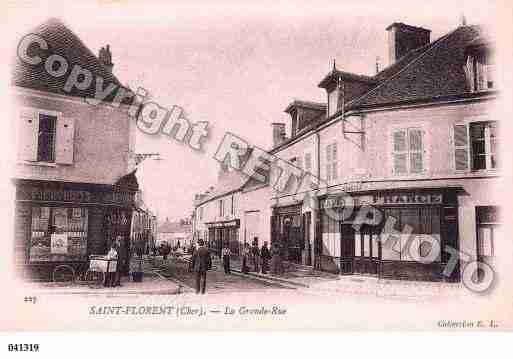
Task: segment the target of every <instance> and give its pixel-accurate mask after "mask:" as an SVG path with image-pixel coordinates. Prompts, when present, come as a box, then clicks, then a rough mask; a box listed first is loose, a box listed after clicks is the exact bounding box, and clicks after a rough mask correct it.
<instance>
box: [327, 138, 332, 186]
mask: <svg viewBox="0 0 513 359" xmlns="http://www.w3.org/2000/svg"><path fill="white" fill-rule="evenodd" d="M326 180H327V181H329V180H331V145H327V146H326Z"/></svg>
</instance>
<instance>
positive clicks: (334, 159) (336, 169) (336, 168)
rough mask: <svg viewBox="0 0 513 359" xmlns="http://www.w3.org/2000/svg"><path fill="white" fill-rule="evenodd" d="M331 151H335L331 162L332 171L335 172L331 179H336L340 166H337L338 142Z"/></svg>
mask: <svg viewBox="0 0 513 359" xmlns="http://www.w3.org/2000/svg"><path fill="white" fill-rule="evenodd" d="M331 149H332V151H333V153H332V156H331V160H332V164H331V170H332V171H333V173H332V175H331V178H332V179H336V178H337V177H338V166H337V162H338V158H337V157H338V154H337V143H336V142H334V143H333V144H332V145H331Z"/></svg>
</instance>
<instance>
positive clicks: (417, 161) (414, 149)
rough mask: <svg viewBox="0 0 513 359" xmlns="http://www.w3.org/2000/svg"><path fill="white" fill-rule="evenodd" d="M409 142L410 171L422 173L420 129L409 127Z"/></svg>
mask: <svg viewBox="0 0 513 359" xmlns="http://www.w3.org/2000/svg"><path fill="white" fill-rule="evenodd" d="M409 143H410V172H411V173H422V171H423V164H422V155H423V149H422V148H423V146H422V130H420V129H410V130H409Z"/></svg>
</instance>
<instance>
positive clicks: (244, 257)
mask: <svg viewBox="0 0 513 359" xmlns="http://www.w3.org/2000/svg"><path fill="white" fill-rule="evenodd" d="M250 256H251V250H250V248H249V243H244V248H243V249H242V273H246V274H247V273H249V267H248V260H249V257H250Z"/></svg>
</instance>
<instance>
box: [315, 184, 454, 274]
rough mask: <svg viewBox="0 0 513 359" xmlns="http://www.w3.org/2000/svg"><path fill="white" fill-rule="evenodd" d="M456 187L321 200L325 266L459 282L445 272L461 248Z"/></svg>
mask: <svg viewBox="0 0 513 359" xmlns="http://www.w3.org/2000/svg"><path fill="white" fill-rule="evenodd" d="M458 190H459V189H458V188H437V189H410V190H382V191H374V192H368V193H358V194H353V195H352V196H351V198H352V207H351V209H350V210H349V209H348V208H350V207H345V206H344V205H345V204H346V203H348V201H347V200H345V199H344V197H343V196H337V195H330V196H328V197H325V198H323V199H321V200H320V208H321V210H320V228H321V234H320V236H318V238H319V241H320V242H321V243H319V246H320V248H321V250H320V251H321V259H322V260H321V269H323V270H326V271H330V272H336V273H340V274H361V275H370V276H377V277H379V278H390V279H406V280H419V281H458V280H459V268H458V266H456V268H455V270H454V271H453V272H452V274H451V275H450V276H445V275H443V274H442V273H443V271H444V269H445V267H446V264H447V262H448V261H449V258H450V256H451V254H450V253H449V252H447V251H446V250H445V248H446V246H449V247H451V248H454V249H456V250H457V249H458V202H457V192H458Z"/></svg>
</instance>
